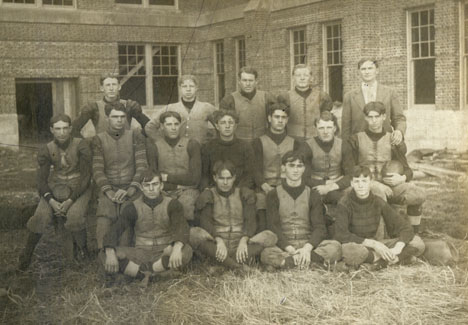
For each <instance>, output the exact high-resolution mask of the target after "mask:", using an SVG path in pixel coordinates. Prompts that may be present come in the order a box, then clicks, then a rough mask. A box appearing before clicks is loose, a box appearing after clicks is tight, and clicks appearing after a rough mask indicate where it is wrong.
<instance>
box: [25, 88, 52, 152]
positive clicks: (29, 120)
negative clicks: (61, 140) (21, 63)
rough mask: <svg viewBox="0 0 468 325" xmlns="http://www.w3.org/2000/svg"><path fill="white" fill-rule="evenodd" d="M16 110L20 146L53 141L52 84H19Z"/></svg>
mask: <svg viewBox="0 0 468 325" xmlns="http://www.w3.org/2000/svg"><path fill="white" fill-rule="evenodd" d="M16 110H17V115H18V130H19V142H20V144H26V143H37V142H46V141H49V140H51V139H52V134H51V133H50V131H49V120H50V118H51V117H52V115H53V97H52V83H51V82H31V83H28V82H17V83H16Z"/></svg>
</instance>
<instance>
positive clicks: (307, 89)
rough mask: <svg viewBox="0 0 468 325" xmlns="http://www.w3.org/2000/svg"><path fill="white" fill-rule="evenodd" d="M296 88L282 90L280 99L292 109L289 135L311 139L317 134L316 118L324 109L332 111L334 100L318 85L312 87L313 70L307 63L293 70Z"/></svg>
mask: <svg viewBox="0 0 468 325" xmlns="http://www.w3.org/2000/svg"><path fill="white" fill-rule="evenodd" d="M292 76H293V81H294V89H292V90H289V91H287V92H282V93H281V94H280V95H279V96H278V101H284V102H285V103H286V105H288V106H289V107H290V109H291V115H290V116H289V124H288V135H290V136H292V137H294V138H296V139H299V140H309V139H311V138H312V137H315V136H316V135H317V131H316V129H315V125H314V120H315V119H316V118H318V117H319V116H320V112H322V111H330V110H331V109H332V108H333V102H332V100H331V98H330V96H329V95H328V94H327V93H325V92H323V91H321V90H320V89H319V88H318V87H312V84H311V83H312V72H311V69H310V67H308V66H307V65H305V64H298V65H296V66H295V67H294V68H293V72H292Z"/></svg>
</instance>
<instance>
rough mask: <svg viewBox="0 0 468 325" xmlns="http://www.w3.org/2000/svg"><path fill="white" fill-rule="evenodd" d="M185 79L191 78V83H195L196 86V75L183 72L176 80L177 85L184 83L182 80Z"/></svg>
mask: <svg viewBox="0 0 468 325" xmlns="http://www.w3.org/2000/svg"><path fill="white" fill-rule="evenodd" d="M186 80H192V81H193V83H194V84H195V86H197V87H198V79H197V77H195V76H194V75H193V74H184V75H182V76H180V78H179V80H178V81H177V84H178V85H179V87H180V86H181V85H182V84H183V83H184V81H186Z"/></svg>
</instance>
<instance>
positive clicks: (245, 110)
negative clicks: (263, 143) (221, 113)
mask: <svg viewBox="0 0 468 325" xmlns="http://www.w3.org/2000/svg"><path fill="white" fill-rule="evenodd" d="M238 77H239V78H238V83H239V88H240V90H238V91H235V92H233V93H232V94H229V95H227V96H225V97H224V98H223V99H222V100H221V102H220V103H219V108H220V109H224V110H231V111H235V112H236V113H237V115H238V116H239V122H238V126H237V129H236V137H237V138H239V139H241V140H246V141H249V142H250V141H252V140H253V139H256V138H258V137H259V136H261V135H263V134H265V131H266V129H267V118H266V115H267V109H268V106H270V105H271V104H273V103H274V102H275V98H274V97H273V96H272V95H271V94H269V93H268V92H265V91H262V90H258V89H257V83H258V80H257V77H258V73H257V70H255V69H254V68H251V67H242V68H241V69H240V71H239V75H238Z"/></svg>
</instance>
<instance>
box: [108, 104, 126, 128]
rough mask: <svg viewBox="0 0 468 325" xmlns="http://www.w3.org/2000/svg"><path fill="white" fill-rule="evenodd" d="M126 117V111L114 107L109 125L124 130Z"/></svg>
mask: <svg viewBox="0 0 468 325" xmlns="http://www.w3.org/2000/svg"><path fill="white" fill-rule="evenodd" d="M126 118H127V114H125V112H122V111H118V110H115V109H113V110H111V111H110V113H109V118H108V119H109V126H110V127H111V129H114V130H122V129H123V128H124V127H125V119H126Z"/></svg>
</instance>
